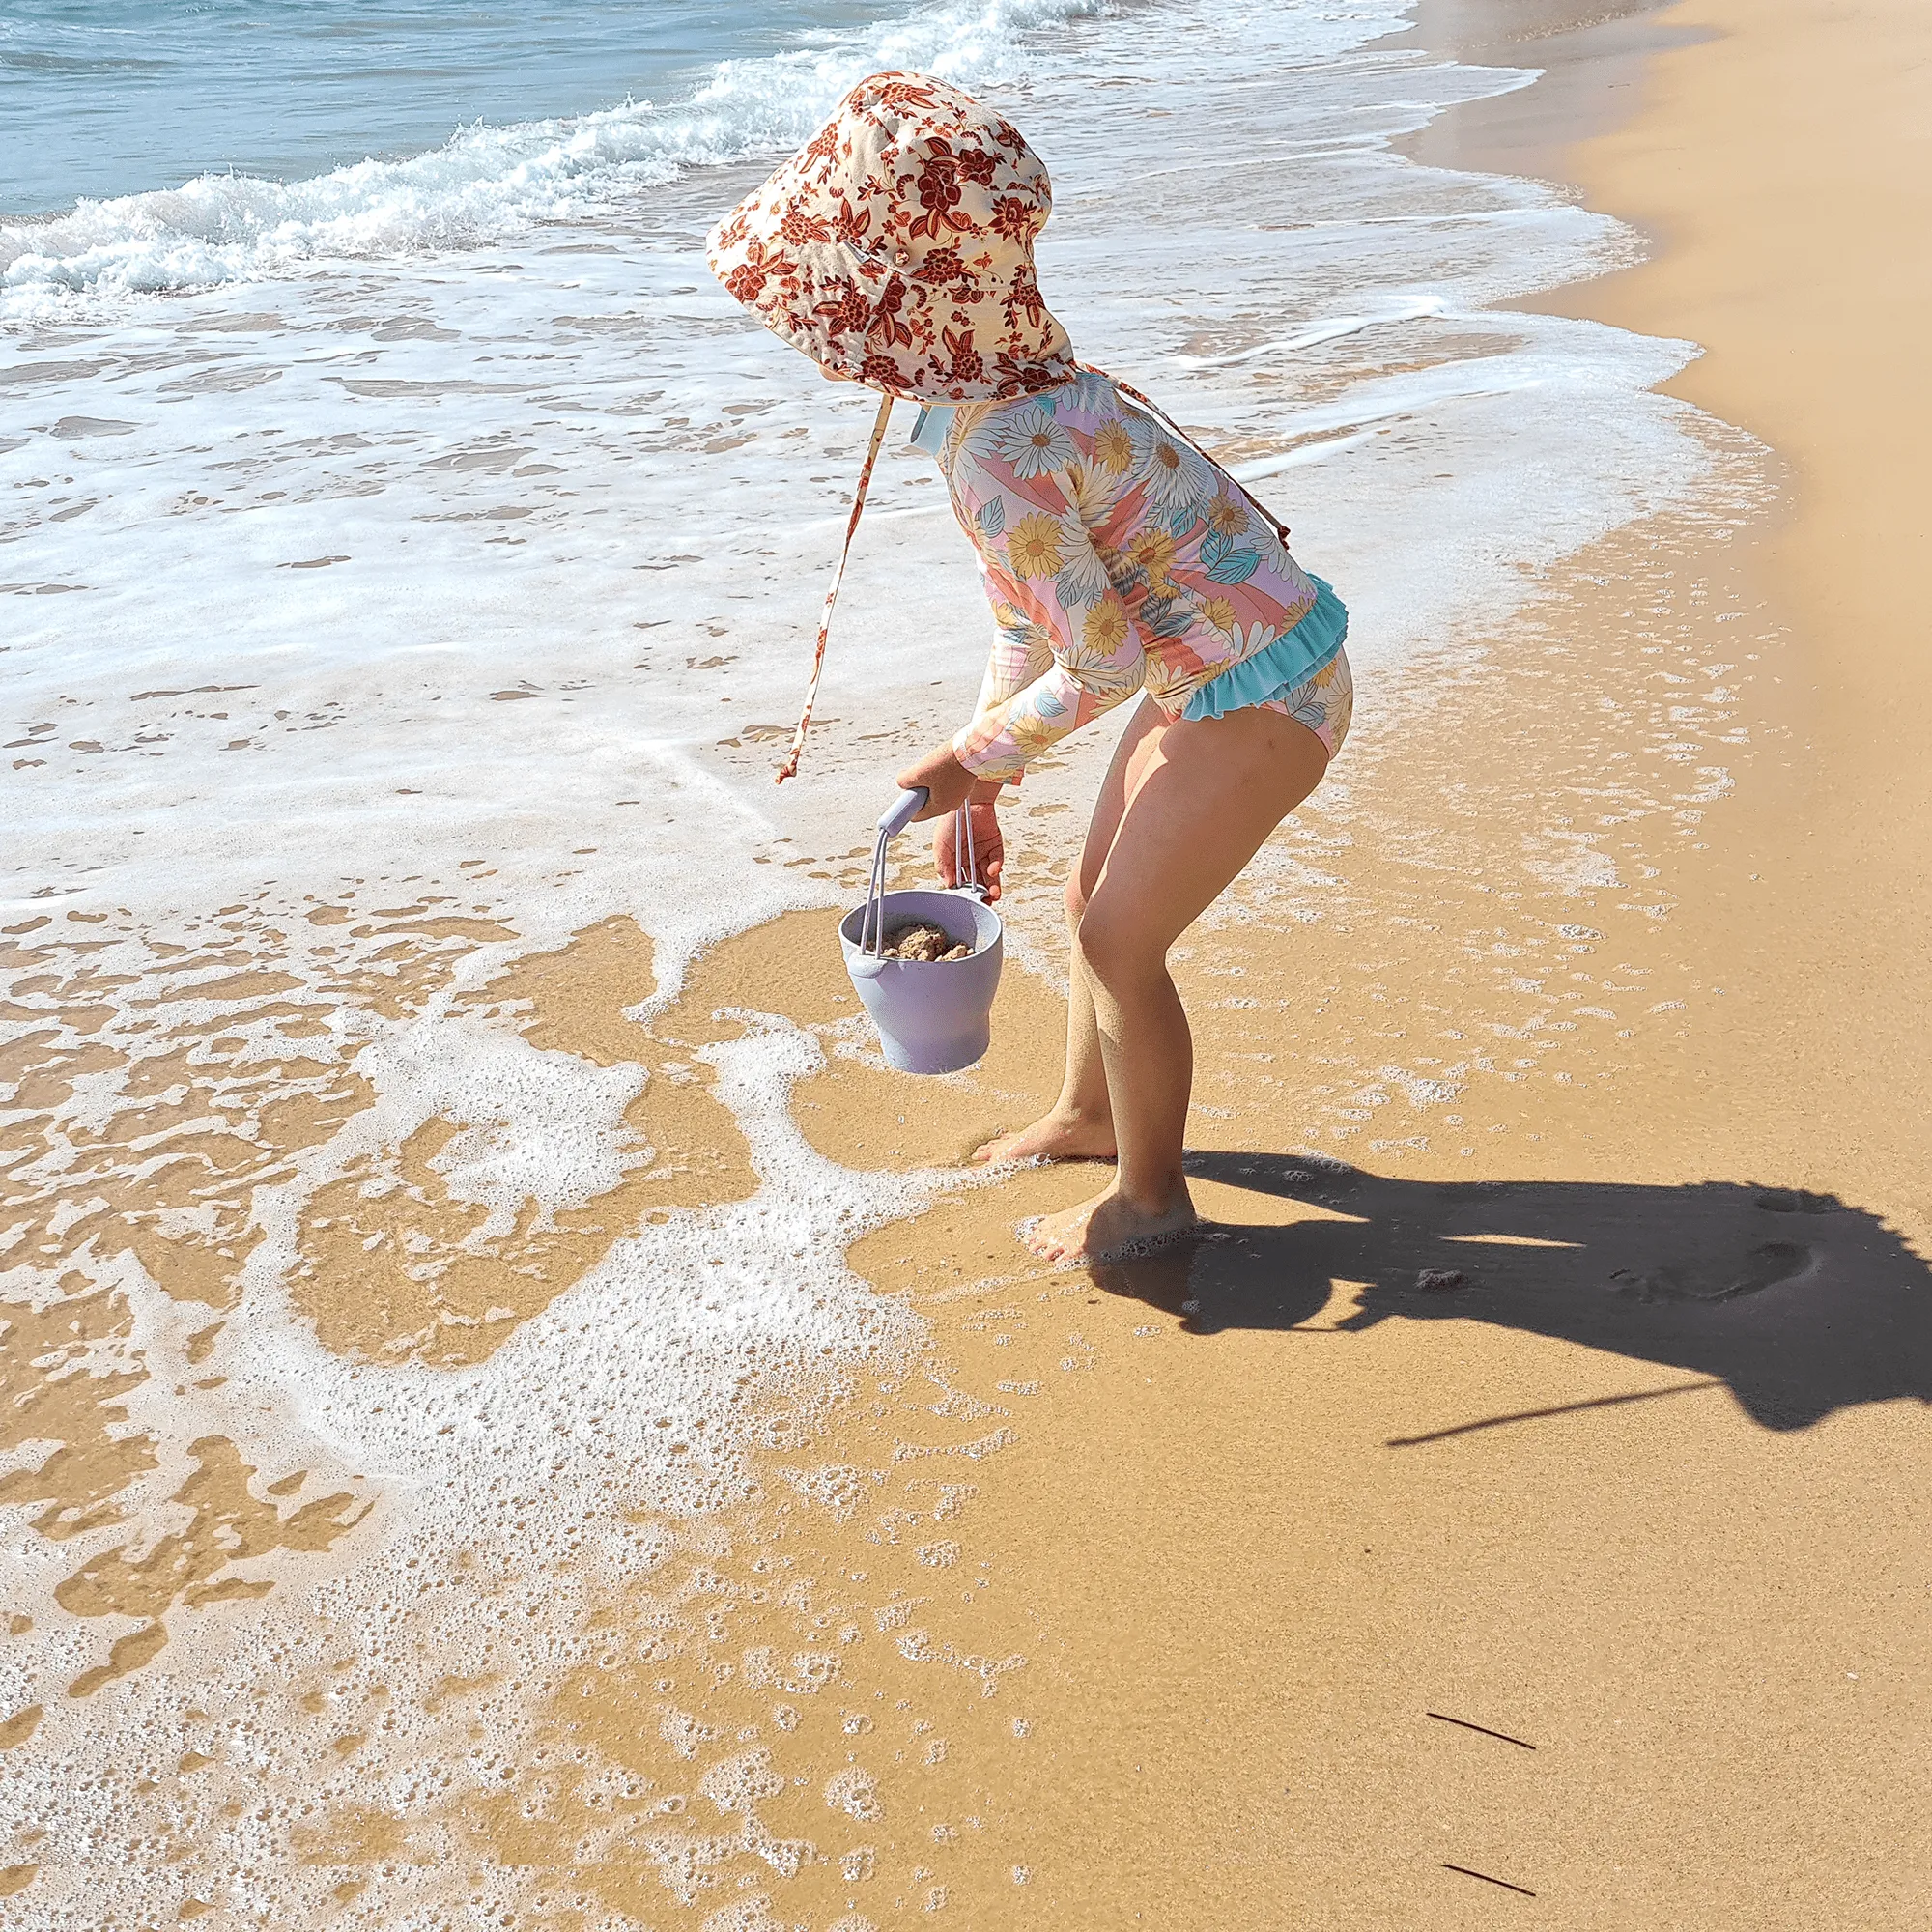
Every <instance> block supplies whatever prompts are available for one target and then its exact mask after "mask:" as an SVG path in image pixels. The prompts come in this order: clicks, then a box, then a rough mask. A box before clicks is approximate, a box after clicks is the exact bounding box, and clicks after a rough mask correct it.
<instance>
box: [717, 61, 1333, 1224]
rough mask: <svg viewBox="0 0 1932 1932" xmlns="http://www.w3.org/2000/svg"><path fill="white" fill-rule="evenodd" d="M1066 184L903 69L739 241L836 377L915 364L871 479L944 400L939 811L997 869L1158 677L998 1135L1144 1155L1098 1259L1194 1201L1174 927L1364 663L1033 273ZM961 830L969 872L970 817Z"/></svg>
mask: <svg viewBox="0 0 1932 1932" xmlns="http://www.w3.org/2000/svg"><path fill="white" fill-rule="evenodd" d="M1051 206H1052V195H1051V189H1050V187H1049V185H1048V182H1047V177H1046V170H1045V169H1044V168H1043V167H1042V166H1041V165H1040V163H1039V161H1038V160H1037V158H1036V157H1035V156H1034V154H1033V153H1032V151H1031V150H1030V149H1029V148H1028V147H1027V145H1026V143H1025V141H1023V140H1022V139H1021V138H1020V136H1019V135H1018V134H1017V133H1016V132H1015V131H1014V130H1013V128H1011V127H1010V126H1009V125H1008V123H1007V122H1005V121H1004V120H1002V119H1001V118H1000V117H999V116H998V115H997V114H994V113H992V112H991V111H989V110H988V109H986V108H984V107H982V106H980V104H979V102H977V101H975V100H974V99H971V97H970V96H968V95H966V94H963V93H962V92H960V90H959V89H957V88H955V87H952V86H951V85H949V84H948V83H947V82H945V81H940V80H934V79H931V78H928V77H927V76H924V75H922V74H912V73H882V74H874V75H873V76H872V77H871V79H869V80H866V81H862V82H861V83H860V84H859V86H857V87H856V88H854V89H853V90H852V92H851V94H849V95H848V96H847V97H846V99H845V100H844V101H843V103H842V104H841V105H840V107H839V109H838V113H837V114H836V115H835V116H834V117H833V119H832V120H831V121H830V122H829V123H828V124H827V126H826V127H825V128H823V129H822V130H821V131H820V132H819V133H818V134H817V135H816V136H815V137H814V138H813V139H812V140H811V142H810V144H809V145H808V146H807V147H806V148H804V149H803V150H802V151H801V152H800V153H799V154H798V155H797V156H794V157H793V158H792V159H791V160H790V161H788V162H786V163H785V165H784V166H783V167H781V169H779V171H778V172H777V173H776V174H775V175H773V176H772V178H771V180H770V181H768V182H766V183H765V185H763V186H762V187H760V188H759V189H758V190H757V191H756V192H755V193H754V194H753V195H751V196H749V197H748V198H747V199H746V200H745V201H744V202H742V203H741V204H740V205H739V206H738V207H737V208H736V209H734V210H733V211H732V213H730V214H729V215H727V216H726V217H725V220H724V221H723V222H721V223H720V224H719V226H718V227H717V229H716V230H714V231H713V234H712V236H711V238H710V260H711V265H712V268H713V270H715V271H716V272H717V274H718V275H719V277H720V279H721V280H723V282H724V283H725V287H726V288H727V289H728V290H729V291H730V292H731V294H732V295H734V296H735V297H736V298H738V299H739V300H740V301H741V302H743V303H745V305H746V306H747V307H749V308H750V309H751V310H752V311H753V313H754V314H755V315H757V316H758V318H759V319H760V320H761V321H762V322H764V323H765V325H766V326H767V327H770V328H772V329H773V330H775V331H776V332H777V333H779V334H780V335H781V336H783V337H784V338H785V339H786V340H787V341H789V342H791V343H792V344H793V346H794V347H796V348H799V349H802V350H803V351H805V353H806V354H807V355H810V356H811V357H812V358H813V359H814V360H815V361H816V362H817V363H818V364H819V366H820V368H821V369H822V370H823V371H824V372H825V373H826V374H827V375H829V376H833V377H837V378H841V379H845V380H849V381H855V382H859V383H862V384H867V385H868V386H869V387H871V388H874V389H877V390H880V391H882V392H884V395H885V396H886V398H887V400H886V402H885V403H884V404H882V406H881V411H880V415H879V421H878V427H877V429H875V431H874V433H873V441H872V450H871V454H870V455H868V457H867V467H866V471H865V472H864V475H862V479H861V483H860V493H861V500H863V493H864V489H865V480H864V477H865V476H868V475H869V473H870V468H871V463H872V461H873V459H874V458H875V457H876V455H877V452H878V447H879V440H880V438H881V436H882V435H883V433H884V428H885V421H886V415H887V413H888V412H889V411H890V408H891V398H893V397H895V396H903V397H910V398H913V399H916V400H918V401H920V402H922V403H923V404H925V405H926V407H925V408H924V409H923V411H922V412H921V414H920V418H919V422H918V425H917V426H916V428H915V430H914V437H913V440H914V441H915V442H917V443H919V444H920V445H921V446H923V447H924V448H926V449H928V450H929V451H930V452H931V453H932V454H933V455H934V456H935V457H936V458H937V459H938V463H939V468H940V470H941V472H942V473H943V475H944V476H945V478H946V482H947V487H948V489H949V491H950V492H951V495H952V507H953V510H954V512H955V513H956V514H957V516H958V519H959V522H960V526H961V527H962V528H963V529H964V530H965V532H966V534H967V536H968V538H970V539H971V541H972V543H973V546H974V548H975V550H976V551H977V552H978V553H979V559H980V571H981V574H982V575H983V576H984V578H985V582H986V594H987V596H988V597H989V598H990V600H991V602H992V606H993V620H994V627H995V635H994V641H993V650H992V658H991V662H990V663H989V664H988V666H987V668H986V675H985V679H984V682H983V683H982V685H981V687H980V702H979V708H978V711H977V713H976V715H975V716H974V718H973V719H972V720H971V722H970V723H968V724H967V725H964V726H963V727H962V728H961V729H960V730H959V731H958V732H956V733H955V734H954V736H953V737H952V741H951V742H950V743H948V744H943V745H939V746H935V747H934V748H933V750H931V751H930V752H928V753H925V755H924V756H923V757H922V758H919V759H917V760H915V762H913V763H912V764H910V765H908V766H907V767H906V768H905V770H904V771H902V772H900V773H899V775H898V781H899V783H900V784H901V785H902V786H905V787H908V788H912V787H916V786H923V787H924V788H925V790H926V792H927V794H928V798H927V803H926V806H925V809H924V810H923V811H922V812H921V813H920V816H921V817H922V818H938V819H941V820H946V819H950V818H951V817H952V814H953V813H955V812H957V811H958V810H960V809H961V808H962V807H963V808H965V809H966V810H969V811H971V813H972V814H973V820H974V831H975V834H976V838H977V843H978V847H979V850H980V853H981V854H983V855H986V860H985V864H984V866H983V867H982V879H983V881H984V883H985V884H986V885H987V886H988V888H989V890H990V891H991V892H992V893H993V894H994V895H997V893H998V882H999V871H1000V867H1001V863H1002V858H1003V847H1002V842H1001V838H1000V831H999V820H998V816H997V811H996V807H997V803H998V800H999V798H1000V796H1001V794H1002V793H1003V791H1004V790H1005V789H1006V787H1007V786H1008V785H1009V784H1016V783H1018V781H1019V778H1020V774H1021V772H1022V771H1023V769H1024V768H1025V766H1026V764H1027V762H1028V760H1029V759H1031V758H1033V757H1036V756H1037V755H1038V753H1041V752H1043V751H1045V750H1046V749H1047V748H1048V747H1049V746H1051V745H1053V744H1055V743H1057V742H1058V741H1059V740H1060V739H1061V738H1064V737H1065V736H1066V734H1067V733H1068V732H1070V731H1075V730H1078V729H1079V728H1080V727H1081V726H1082V725H1088V724H1091V723H1092V722H1093V721H1094V719H1096V718H1098V717H1099V716H1100V714H1101V713H1102V712H1104V711H1109V710H1111V709H1113V707H1114V706H1115V705H1117V704H1121V703H1123V702H1124V701H1125V700H1126V699H1128V698H1130V697H1133V696H1136V695H1138V696H1139V697H1140V702H1139V703H1138V705H1137V706H1136V707H1135V709H1134V711H1133V714H1132V716H1131V718H1130V719H1129V720H1128V724H1127V728H1126V730H1125V732H1124V733H1123V734H1122V738H1121V742H1120V744H1119V746H1118V747H1117V748H1116V750H1115V753H1114V757H1113V762H1112V764H1111V765H1110V766H1109V767H1108V770H1107V776H1106V778H1105V780H1104V781H1103V782H1102V783H1101V786H1100V796H1099V799H1098V801H1097V803H1096V804H1095V806H1094V817H1093V822H1092V824H1091V825H1090V826H1089V828H1088V832H1087V842H1086V847H1085V850H1084V851H1083V852H1082V854H1081V859H1080V865H1079V867H1078V869H1077V870H1076V871H1075V873H1074V875H1073V877H1072V878H1071V879H1069V880H1068V881H1067V886H1066V919H1067V926H1068V930H1069V932H1070V934H1071V939H1072V960H1071V967H1070V972H1069V979H1070V980H1071V985H1072V991H1071V997H1070V999H1069V1001H1068V1008H1067V1019H1066V1071H1065V1079H1064V1081H1063V1083H1062V1085H1061V1090H1060V1097H1059V1098H1058V1099H1057V1100H1055V1101H1054V1103H1053V1105H1052V1106H1051V1107H1050V1108H1049V1109H1048V1110H1047V1111H1046V1113H1045V1114H1043V1115H1042V1116H1041V1117H1040V1118H1039V1119H1038V1120H1037V1121H1036V1122H1033V1124H1032V1125H1031V1126H1027V1127H1023V1128H1021V1129H1020V1131H1019V1132H1017V1133H1011V1134H1007V1135H1004V1136H1002V1137H1001V1138H1000V1139H998V1140H994V1141H991V1142H988V1143H987V1145H986V1146H984V1147H983V1148H981V1149H980V1152H979V1155H978V1156H977V1157H979V1158H981V1159H986V1160H1001V1161H1009V1160H1013V1161H1016V1160H1027V1159H1035V1158H1043V1159H1049V1160H1065V1159H1073V1160H1105V1159H1109V1158H1115V1159H1117V1162H1118V1165H1117V1167H1116V1171H1115V1176H1114V1181H1113V1184H1112V1186H1110V1187H1108V1188H1107V1189H1106V1190H1105V1191H1104V1192H1102V1193H1100V1194H1097V1195H1095V1196H1094V1198H1093V1199H1092V1200H1090V1201H1085V1202H1082V1203H1081V1204H1080V1206H1078V1207H1077V1208H1069V1209H1068V1210H1067V1211H1066V1212H1065V1213H1063V1214H1056V1215H1051V1216H1048V1217H1047V1218H1046V1219H1044V1220H1042V1221H1039V1222H1037V1223H1035V1224H1033V1226H1032V1227H1031V1228H1030V1229H1029V1230H1028V1231H1027V1233H1026V1236H1025V1238H1026V1240H1027V1243H1028V1245H1029V1246H1030V1247H1032V1248H1033V1249H1034V1250H1035V1251H1036V1252H1037V1253H1038V1254H1040V1255H1043V1256H1046V1257H1047V1258H1049V1259H1051V1260H1057V1261H1069V1262H1070V1261H1075V1260H1094V1259H1098V1258H1100V1257H1101V1256H1103V1255H1106V1254H1109V1253H1115V1252H1118V1251H1120V1250H1122V1249H1125V1248H1132V1247H1135V1246H1139V1245H1142V1244H1145V1243H1148V1242H1150V1241H1153V1240H1157V1239H1159V1238H1160V1237H1162V1236H1168V1235H1171V1234H1173V1233H1175V1232H1176V1231H1178V1230H1180V1229H1183V1228H1185V1227H1187V1226H1188V1225H1189V1224H1190V1223H1191V1222H1192V1221H1193V1220H1194V1218H1195V1215H1194V1206H1193V1203H1192V1201H1191V1200H1190V1199H1189V1197H1188V1192H1187V1180H1186V1177H1185V1175H1184V1173H1183V1171H1182V1168H1181V1155H1182V1137H1183V1134H1184V1132H1185V1128H1186V1122H1187V1096H1188V1090H1189V1088H1190V1086H1191V1085H1192V1081H1193V1070H1194V1062H1193V1042H1192V1040H1191V1038H1190V1037H1189V1034H1188V1030H1187V1017H1186V1014H1185V1013H1184V1012H1183V1011H1182V1010H1181V1005H1180V998H1179V994H1178V993H1177V992H1176V990H1175V986H1174V981H1173V980H1171V979H1170V978H1169V977H1168V971H1167V953H1168V949H1169V948H1170V947H1171V946H1173V945H1174V943H1175V941H1176V940H1178V939H1179V937H1180V935H1181V934H1182V933H1183V932H1184V931H1185V930H1186V929H1187V927H1188V926H1189V925H1190V924H1192V923H1193V922H1194V921H1195V920H1196V919H1197V918H1199V917H1200V915H1201V914H1202V913H1203V912H1204V911H1205V910H1206V909H1207V908H1208V906H1209V905H1210V904H1211V903H1212V902H1213V901H1214V899H1215V898H1216V897H1217V896H1218V895H1220V893H1221V892H1222V890H1223V889H1224V888H1225V887H1226V886H1227V885H1228V884H1229V883H1230V882H1231V881H1232V880H1233V879H1234V878H1235V876H1236V873H1238V872H1239V871H1240V869H1241V868H1242V867H1243V866H1245V865H1246V864H1247V863H1248V861H1249V860H1250V859H1251V858H1252V857H1253V856H1254V854H1255V852H1256V851H1257V850H1258V849H1259V848H1260V846H1261V844H1262V842H1263V840H1264V839H1265V838H1267V836H1268V834H1269V833H1270V832H1272V831H1273V830H1274V828H1275V827H1276V826H1277V825H1278V824H1280V823H1281V821H1282V819H1283V818H1284V817H1286V816H1287V814H1288V813H1289V812H1291V811H1293V810H1294V808H1295V807H1296V806H1297V805H1299V804H1300V803H1301V801H1302V800H1303V799H1305V798H1306V797H1307V796H1308V794H1309V793H1310V792H1311V791H1313V790H1314V789H1315V786H1316V785H1317V784H1318V783H1319V782H1320V781H1321V775H1322V773H1323V772H1324V771H1325V770H1326V769H1327V765H1328V760H1329V759H1330V758H1331V757H1333V756H1334V754H1335V753H1336V751H1337V749H1338V748H1339V747H1340V745H1341V742H1342V738H1343V735H1344V733H1345V732H1346V731H1347V730H1348V727H1349V714H1350V696H1351V686H1350V678H1349V665H1348V659H1347V658H1346V657H1345V656H1344V654H1343V650H1342V640H1343V637H1344V635H1345V633H1346V631H1347V613H1346V612H1345V611H1344V610H1343V608H1342V605H1341V602H1340V600H1339V599H1337V597H1336V596H1335V594H1334V592H1333V591H1332V590H1330V589H1329V587H1328V586H1327V585H1326V584H1325V583H1323V582H1321V579H1320V578H1316V577H1311V576H1309V575H1308V574H1307V573H1305V572H1304V571H1303V570H1302V569H1301V568H1300V567H1299V566H1298V565H1297V564H1296V563H1295V561H1294V559H1293V557H1292V556H1290V554H1288V549H1287V546H1286V543H1285V541H1284V538H1285V536H1286V532H1285V531H1284V530H1282V529H1281V527H1280V526H1279V525H1277V524H1276V523H1275V521H1274V519H1273V518H1272V517H1271V516H1269V515H1268V514H1267V512H1266V511H1264V510H1263V509H1262V508H1261V507H1260V506H1259V505H1258V504H1256V503H1255V502H1254V501H1253V500H1252V499H1251V498H1250V497H1248V496H1247V494H1246V492H1244V491H1243V490H1242V489H1241V487H1240V485H1239V484H1237V483H1236V482H1235V481H1234V479H1233V478H1232V477H1231V476H1229V475H1228V473H1227V472H1226V471H1225V470H1224V469H1220V468H1219V467H1218V466H1217V465H1216V464H1214V463H1213V462H1212V461H1211V460H1210V459H1209V458H1208V457H1207V456H1205V455H1203V454H1202V453H1201V452H1200V451H1199V450H1198V449H1196V448H1195V447H1194V445H1193V444H1192V443H1191V442H1190V441H1189V440H1187V439H1186V438H1185V437H1183V436H1181V435H1180V434H1179V432H1178V431H1176V430H1175V429H1173V428H1172V427H1171V426H1170V425H1169V424H1168V422H1167V420H1166V418H1165V417H1164V416H1162V415H1161V414H1159V413H1158V412H1156V411H1154V410H1153V408H1152V407H1151V405H1148V404H1147V403H1146V402H1145V399H1143V398H1141V397H1139V396H1138V394H1137V392H1135V391H1133V390H1130V389H1128V388H1127V387H1126V386H1125V385H1124V384H1121V383H1119V382H1117V381H1116V380H1115V379H1113V378H1112V377H1109V376H1106V375H1103V374H1102V373H1101V372H1100V371H1098V370H1096V369H1091V368H1088V367H1085V366H1084V365H1082V364H1080V363H1078V362H1076V361H1075V360H1074V359H1073V355H1072V352H1071V348H1070V345H1069V344H1068V342H1067V339H1066V333H1065V330H1064V329H1063V328H1062V327H1060V325H1059V324H1058V323H1057V322H1056V321H1055V320H1054V318H1053V317H1052V315H1051V314H1050V313H1049V312H1048V311H1047V309H1046V306H1045V304H1044V303H1043V302H1042V301H1041V299H1040V294H1039V287H1038V284H1037V282H1036V280H1035V278H1034V266H1033V240H1034V237H1035V236H1036V235H1037V233H1038V232H1039V230H1040V228H1041V227H1042V226H1044V224H1045V221H1046V217H1047V214H1048V212H1049V210H1050V208H1051ZM857 517H858V506H857V505H856V504H855V506H854V510H853V520H854V522H855V523H856V521H857ZM847 540H848V543H849V540H850V533H849V528H848V537H847ZM835 588H836V584H835ZM828 609H829V602H828ZM823 642H824V638H823V632H822V631H821V634H820V648H821V652H822V649H823ZM808 710H809V707H808ZM805 722H806V721H805V720H803V719H802V720H801V721H800V734H799V737H798V738H796V739H795V740H794V746H793V760H792V762H794V763H795V761H796V754H797V749H798V746H799V745H800V744H802V742H803V732H804V726H805ZM789 769H790V767H789V765H788V766H787V772H788V770H789ZM785 775H786V774H785V773H781V777H782V776H785ZM935 849H936V856H937V861H938V866H939V871H940V875H941V877H942V879H943V880H944V881H945V883H946V884H948V885H953V884H957V883H958V881H957V879H956V878H955V876H954V872H953V860H952V837H951V827H950V825H947V824H944V823H942V825H941V826H940V828H939V832H938V836H937V838H936V840H935Z"/></svg>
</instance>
